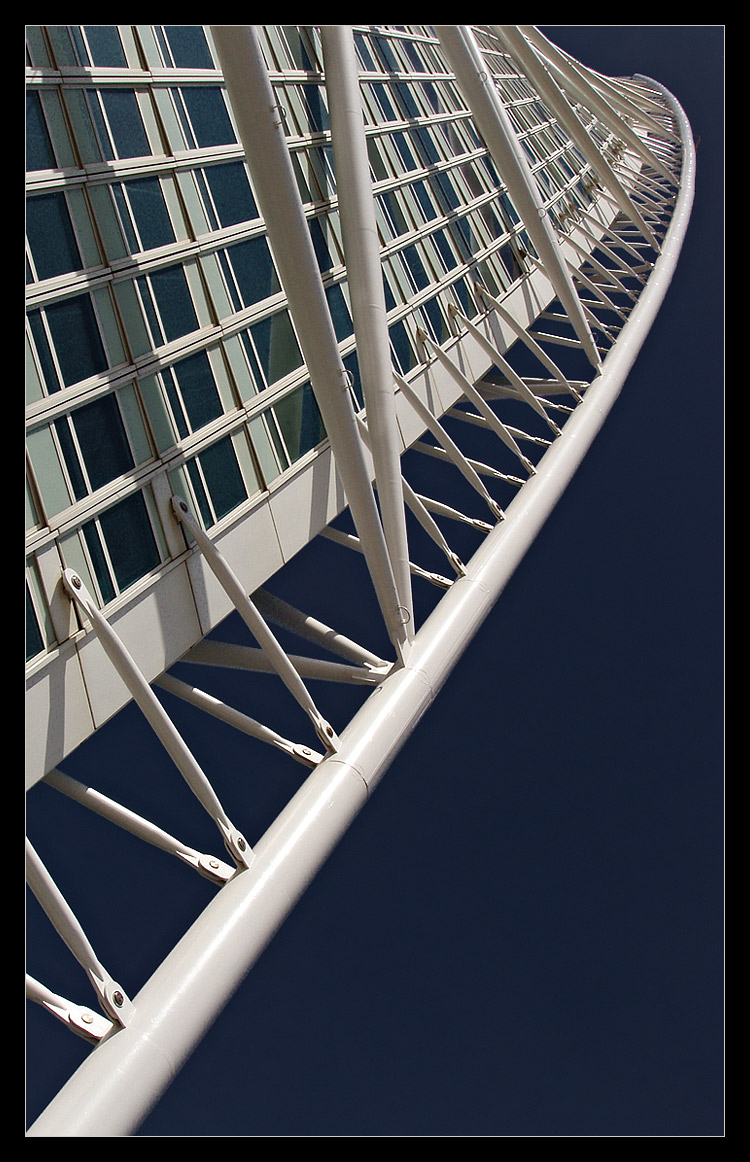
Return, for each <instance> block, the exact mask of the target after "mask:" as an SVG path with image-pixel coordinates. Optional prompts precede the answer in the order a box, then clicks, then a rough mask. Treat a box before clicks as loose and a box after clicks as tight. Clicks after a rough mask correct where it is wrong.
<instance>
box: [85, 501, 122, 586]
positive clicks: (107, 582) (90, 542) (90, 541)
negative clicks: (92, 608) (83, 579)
mask: <svg viewBox="0 0 750 1162" xmlns="http://www.w3.org/2000/svg"><path fill="white" fill-rule="evenodd" d="M83 536H84V539H85V541H86V547H87V549H88V551H89V554H90V556H91V563H92V565H93V567H94V573H95V574H96V580H97V582H98V584H99V592H100V593H101V595H102V601H103V602H104V604H105V605H106V603H107V602H108V601H111V600H112V598H113V597H114V595H115V587H114V585H113V584H112V578H111V577H110V575H109V567H108V565H107V558H106V557H105V555H104V549H103V548H102V542H101V538H100V536H99V530H98V528H97V527H96V525H95V524H94V522H93V521H91V523H90V524H87V525H84V528H83Z"/></svg>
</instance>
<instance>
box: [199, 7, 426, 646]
mask: <svg viewBox="0 0 750 1162" xmlns="http://www.w3.org/2000/svg"><path fill="white" fill-rule="evenodd" d="M211 30H212V34H213V39H214V44H215V46H216V50H217V53H218V55H219V59H220V62H221V67H222V71H223V74H224V80H225V82H226V87H227V93H228V96H229V99H230V102H231V105H232V109H233V111H234V115H235V120H236V122H237V128H238V131H239V135H240V139H241V141H242V146H243V149H244V150H245V157H246V159H247V163H248V166H249V168H250V172H251V174H252V178H253V186H254V189H255V193H256V195H257V200H258V204H259V206H260V210H261V213H262V215H263V218H264V221H265V224H266V229H267V232H268V241H269V243H270V246H271V249H272V251H273V255H274V258H275V260H276V265H277V268H278V272H279V278H280V280H281V284H282V286H283V288H284V291H285V293H286V296H287V300H288V302H289V309H290V311H291V314H292V318H293V319H294V324H295V327H296V329H297V334H298V336H299V340H300V345H301V347H302V353H303V355H304V358H305V363H306V364H307V369H308V371H309V372H310V379H311V382H312V387H313V392H314V393H315V398H316V400H317V402H318V406H319V407H320V411H321V415H322V417H323V423H324V425H325V429H326V433H327V435H328V438H329V440H330V442H331V447H332V449H333V453H334V456H335V459H336V467H337V469H338V472H339V475H340V477H341V482H342V484H343V486H344V490H345V492H346V498H347V501H348V503H349V507H350V509H351V513H352V519H353V520H354V523H355V525H356V527H357V531H358V534H359V536H360V538H361V540H362V546H363V548H364V552H365V557H366V559H367V564H368V569H369V572H370V577H371V578H372V583H373V586H374V588H375V592H376V595H377V597H378V603H379V605H380V609H381V612H382V615H383V619H384V621H385V624H386V627H387V629H388V633H389V635H390V638H391V642H392V643H393V645H394V648H395V649H396V651H397V653H398V654H399V656H403V655H404V653H405V652H406V651H407V650H408V643H409V630H408V629H407V623H408V620H409V613H408V611H404V610H403V609H402V606H401V601H400V598H399V594H398V590H397V587H396V582H395V579H394V574H393V568H392V566H391V560H390V557H389V555H388V548H387V545H386V541H385V536H384V533H383V527H382V524H381V522H380V516H379V513H378V509H377V505H376V503H375V495H374V493H373V490H372V483H371V480H370V476H369V472H368V469H367V466H366V463H365V457H364V449H363V445H362V441H361V439H360V436H359V432H358V430H357V422H356V416H355V413H354V408H353V407H352V404H351V400H350V398H349V377H348V373H347V371H346V369H345V368H344V365H343V362H342V360H341V355H340V353H339V348H338V340H337V339H336V334H335V331H334V328H333V323H332V321H331V314H330V310H329V308H328V301H327V299H326V296H325V290H324V288H323V283H322V281H321V278H320V271H319V269H318V264H317V260H316V258H315V251H314V249H313V244H312V239H311V237H310V231H309V230H308V227H307V222H306V219H305V215H304V210H303V208H302V202H301V200H300V195H299V190H298V188H297V182H296V180H295V177H294V171H293V169H292V163H291V159H290V157H289V149H288V147H287V144H286V139H285V136H284V131H283V126H282V124H281V122H280V119H279V115H278V105H277V101H276V98H275V96H274V92H273V88H272V86H271V82H270V79H269V76H268V70H267V68H266V64H265V60H264V58H263V52H262V50H261V47H260V43H259V40H258V36H257V33H256V30H255V26H254V25H212V29H211Z"/></svg>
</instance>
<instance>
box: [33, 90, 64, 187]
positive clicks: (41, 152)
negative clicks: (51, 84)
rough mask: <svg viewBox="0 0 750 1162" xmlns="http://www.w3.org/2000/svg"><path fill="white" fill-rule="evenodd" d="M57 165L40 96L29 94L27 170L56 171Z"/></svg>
mask: <svg viewBox="0 0 750 1162" xmlns="http://www.w3.org/2000/svg"><path fill="white" fill-rule="evenodd" d="M56 164H57V163H56V161H55V155H54V152H53V150H52V142H51V141H50V136H49V133H48V132H47V126H46V124H45V121H44V116H43V114H42V106H41V102H40V100H39V94H38V93H27V95H26V169H27V170H32V169H54V168H55V165H56Z"/></svg>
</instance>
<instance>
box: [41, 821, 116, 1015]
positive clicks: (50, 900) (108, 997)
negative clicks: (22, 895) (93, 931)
mask: <svg viewBox="0 0 750 1162" xmlns="http://www.w3.org/2000/svg"><path fill="white" fill-rule="evenodd" d="M26 882H27V883H28V885H29V887H30V888H31V890H32V892H33V893H34V895H35V896H36V898H37V900H38V901H39V903H40V904H41V906H42V908H43V909H44V911H45V912H46V913H47V916H48V917H49V920H50V923H51V924H52V925H53V927H54V928H55V930H56V932H57V933H58V935H59V936H60V937H61V939H62V940H64V941H65V943H66V944H67V946H68V948H69V949H70V951H71V952H72V953H73V955H74V956H75V958H76V960H77V961H78V963H79V964H80V965H81V968H83V969H84V971H85V972H86V975H87V976H88V978H89V980H90V982H91V984H92V985H93V986H94V989H95V990H96V994H97V999H98V1001H99V1003H100V1004H101V1006H102V1008H103V1009H104V1010H105V1012H106V1014H107V1016H108V1017H110V1018H111V1019H112V1021H113V1022H114V1023H115V1024H116V1025H117V1026H118V1028H119V1027H120V1026H124V1025H125V1024H127V1021H128V1019H129V1018H130V1015H131V1013H132V1005H131V1003H130V1000H129V998H128V996H127V994H126V993H125V991H124V989H123V988H122V987H121V986H120V985H119V984H118V983H117V981H115V980H114V979H113V978H112V977H111V976H110V974H109V973H108V972H107V970H106V968H104V966H103V965H102V963H101V961H100V960H99V958H98V957H97V955H96V953H95V952H94V949H93V947H92V945H91V943H90V941H89V939H88V937H87V935H86V933H85V932H84V930H83V928H82V927H81V924H80V923H79V921H78V918H77V916H76V915H75V913H74V911H73V909H72V908H71V906H70V904H69V903H68V901H67V900H66V899H65V897H64V896H63V894H62V892H61V891H60V889H59V888H58V886H57V884H56V883H55V881H54V879H53V878H52V876H51V875H50V873H49V871H48V870H47V868H46V867H45V865H44V864H43V863H42V860H41V859H40V858H39V855H38V854H37V852H36V850H35V849H34V846H33V844H32V843H31V842H30V841H29V840H28V839H27V840H26Z"/></svg>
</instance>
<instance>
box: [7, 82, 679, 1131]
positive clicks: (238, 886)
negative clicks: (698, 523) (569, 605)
mask: <svg viewBox="0 0 750 1162" xmlns="http://www.w3.org/2000/svg"><path fill="white" fill-rule="evenodd" d="M661 91H662V92H664V95H665V98H666V100H667V101H668V103H669V105H670V106H671V108H672V111H673V114H674V116H675V117H676V119H677V121H678V124H679V127H680V130H681V136H682V140H683V148H684V157H683V167H682V176H681V182H680V188H679V193H678V196H677V201H676V205H675V211H674V214H673V217H672V221H671V223H670V226H669V229H668V231H667V234H666V237H665V239H664V242H663V244H662V250H661V254H660V255H659V258H658V259H657V261H656V263H655V265H654V269H653V272H652V275H651V278H650V279H649V281H648V283H647V284H646V286H645V287H644V290H643V294H642V295H641V298H640V299H639V301H638V303H637V305H636V307H635V308H634V310H633V312H632V314H631V316H630V318H629V320H628V322H627V323H626V324H625V326H624V327H623V329H622V331H621V333H620V336H619V339H618V341H617V344H616V345H615V346H614V347H613V348H612V350H611V351H610V352H609V353H608V355H607V357H606V359H605V360H604V363H603V366H602V370H601V373H600V374H599V375H597V376H596V378H595V379H594V381H593V383H592V384H591V386H590V387H589V388H588V390H587V392H586V395H585V398H584V399H583V402H582V403H581V404H580V405H579V406H578V407H577V408H576V409H575V410H574V412H573V413H572V415H571V416H570V417H569V419H568V421H567V423H566V425H565V427H564V429H563V431H562V434H561V435H560V437H559V438H558V439H556V440H554V441H553V442H552V444H551V446H550V447H549V449H548V450H547V452H546V453H545V454H544V456H543V457H542V459H541V460H540V461H539V463H538V465H537V472H536V475H535V476H533V477H532V478H531V479H530V480H529V481H528V482H527V483H526V484H525V485H524V487H523V488H522V489H521V491H520V492H519V494H518V495H517V496H516V497H515V498H514V500H513V501H512V502H511V504H510V505H509V506H508V509H507V511H506V519H505V520H504V521H502V522H501V523H500V524H498V525H497V526H496V527H495V528H493V529H492V530H491V531H490V532H488V535H487V536H486V538H485V539H484V541H483V542H482V544H481V546H480V547H479V549H478V550H477V552H476V553H475V554H474V556H473V557H472V559H471V560H470V561H469V562H468V563H467V565H466V574H465V575H464V576H461V577H459V578H457V580H456V581H455V582H454V583H453V585H452V586H451V588H450V589H449V590H448V591H447V592H446V593H445V595H444V596H443V597H442V599H441V600H440V602H439V603H438V605H437V607H436V609H435V610H434V612H433V613H432V614H431V616H430V617H429V618H428V619H427V620H426V621H425V623H424V624H423V625H422V626H421V627H420V629H419V631H418V632H417V634H416V635H415V638H414V643H413V647H412V649H411V650H410V652H409V658H408V661H407V664H405V665H404V666H403V667H401V668H398V669H394V670H393V671H392V672H391V674H390V675H389V676H388V677H387V678H385V680H384V681H383V682H382V683H381V684H380V686H379V687H378V688H377V690H376V691H375V692H374V693H373V694H372V695H371V696H370V698H368V700H367V701H366V702H365V703H364V705H363V707H362V708H361V709H360V711H359V712H358V713H357V714H356V715H355V717H354V719H353V720H352V721H351V723H350V724H349V725H348V726H347V727H346V729H345V730H344V731H343V732H342V734H341V739H340V749H339V750H338V751H337V753H336V754H334V755H331V756H330V757H328V758H327V759H326V760H325V761H324V762H322V763H320V764H319V765H318V766H317V767H316V768H315V770H314V771H313V772H312V773H311V774H310V775H309V777H308V778H307V779H306V780H305V782H304V783H303V785H302V786H301V787H300V789H299V791H298V792H297V794H296V795H295V796H294V797H293V798H292V799H291V801H290V802H289V804H288V805H287V807H286V808H285V809H284V810H283V811H282V813H281V814H280V815H279V816H278V818H277V819H276V820H275V821H274V823H273V824H272V825H271V827H270V828H269V829H268V830H267V831H266V833H265V834H264V835H263V836H262V837H261V838H260V839H259V840H258V842H257V844H256V845H255V847H254V853H255V858H254V860H253V861H252V863H251V865H250V867H248V868H247V869H245V870H241V871H240V872H239V873H238V874H236V875H235V876H233V878H232V879H231V880H230V882H229V883H228V884H227V885H226V886H225V887H224V888H222V889H221V891H220V892H219V893H218V894H217V895H216V897H215V898H214V899H213V900H212V901H211V902H210V903H209V905H208V907H207V908H206V909H205V910H204V912H203V913H202V914H201V915H200V917H199V918H198V919H197V920H196V922H195V923H194V924H193V926H192V927H191V928H190V929H189V930H188V932H187V933H186V934H185V936H184V937H183V938H182V940H181V941H180V942H179V944H178V945H177V946H176V947H175V949H174V950H173V951H172V953H171V954H170V955H169V956H168V957H167V959H166V960H165V961H164V963H163V964H162V965H161V966H160V967H159V968H158V969H157V970H156V972H155V973H154V974H153V976H152V977H151V979H150V980H149V981H148V982H147V983H146V984H145V985H144V986H143V988H142V989H141V990H140V992H139V993H138V994H137V995H136V996H135V998H134V999H133V1011H132V1015H131V1019H130V1021H129V1023H128V1025H127V1027H126V1028H123V1029H120V1030H118V1031H117V1033H115V1034H114V1035H113V1036H111V1037H109V1038H108V1039H107V1040H105V1041H103V1042H102V1043H101V1044H100V1045H99V1046H98V1047H97V1048H96V1049H95V1051H94V1052H93V1053H92V1054H91V1056H90V1057H89V1058H88V1059H87V1060H86V1061H84V1062H83V1064H82V1065H81V1066H80V1067H79V1069H78V1070H77V1071H76V1073H75V1074H73V1076H72V1077H71V1078H70V1080H69V1081H68V1083H67V1084H66V1085H65V1086H64V1087H63V1088H62V1090H61V1091H60V1092H59V1093H58V1095H57V1097H56V1098H55V1099H54V1100H53V1101H52V1103H51V1104H50V1105H49V1106H48V1107H47V1109H46V1111H45V1112H44V1113H43V1114H42V1115H41V1116H40V1117H39V1118H38V1119H37V1121H36V1122H35V1123H34V1125H33V1126H32V1127H31V1129H30V1131H29V1134H30V1136H32V1137H44V1136H46V1137H97V1136H98V1137H101V1136H122V1135H127V1134H129V1133H132V1132H133V1130H134V1129H135V1128H137V1126H138V1125H139V1124H140V1123H141V1121H142V1120H143V1119H144V1118H145V1116H146V1115H147V1114H148V1112H149V1110H150V1109H151V1108H152V1107H153V1105H155V1104H156V1102H157V1100H158V1098H159V1097H160V1095H161V1093H162V1092H163V1091H164V1090H165V1089H166V1087H167V1086H168V1085H169V1084H170V1082H171V1081H172V1080H173V1078H174V1077H175V1075H176V1073H177V1072H178V1070H179V1069H180V1068H181V1066H182V1065H183V1064H184V1062H185V1061H186V1059H187V1057H188V1056H189V1055H190V1053H191V1052H192V1051H193V1049H195V1048H196V1046H197V1045H198V1044H199V1042H200V1040H201V1039H202V1037H203V1035H204V1034H205V1033H206V1031H207V1029H208V1028H209V1027H210V1025H211V1023H212V1022H213V1020H214V1019H215V1018H216V1017H217V1016H218V1014H219V1012H220V1011H221V1010H222V1009H223V1008H224V1006H225V1005H226V1003H227V1002H228V1000H229V999H230V997H231V996H232V994H233V992H234V991H235V990H236V989H237V988H238V987H239V985H240V984H241V982H242V980H243V979H244V977H245V975H246V974H247V972H248V971H249V969H250V968H251V967H252V965H253V964H254V963H255V961H256V960H257V958H258V957H259V956H260V954H261V952H262V951H263V949H264V948H265V946H266V944H267V943H268V942H269V941H270V940H271V938H272V937H273V935H274V933H275V932H276V930H277V929H278V927H279V926H280V925H281V924H282V922H283V921H284V919H285V917H286V916H287V915H288V913H289V912H290V911H291V909H292V908H293V907H294V905H295V904H296V902H297V901H298V899H299V898H300V896H301V895H302V894H303V892H304V891H305V888H306V887H307V885H308V884H309V882H310V880H311V879H312V878H313V876H314V875H315V874H316V872H317V871H318V869H319V868H320V867H321V866H322V864H323V862H324V861H325V860H326V858H327V857H328V855H329V854H330V853H331V851H332V850H333V848H334V847H335V845H336V843H337V842H338V840H339V839H340V838H341V836H342V835H343V834H344V832H345V831H346V830H347V828H348V827H349V825H350V824H351V822H352V820H353V819H354V818H355V816H356V815H357V813H358V812H359V811H360V810H361V808H362V807H363V806H364V805H365V803H366V802H367V799H368V796H369V795H370V794H371V793H372V791H373V790H374V789H375V787H376V786H377V785H378V783H379V781H380V779H381V778H382V777H383V775H384V773H385V772H386V770H387V769H388V767H389V765H390V763H391V761H392V760H393V758H394V757H395V755H396V753H397V752H398V750H399V749H400V747H401V745H402V744H403V743H404V741H405V740H406V738H407V737H408V736H409V735H410V733H411V732H412V731H413V729H414V727H415V726H416V724H417V722H418V721H419V720H420V718H421V717H422V715H423V714H424V713H425V711H426V710H427V709H428V707H429V706H430V705H431V703H432V702H433V700H434V699H435V697H436V695H437V693H438V691H439V690H440V687H441V686H442V685H443V683H444V682H445V680H446V679H447V678H448V676H449V674H450V673H451V671H452V669H453V667H454V666H455V664H456V662H457V661H458V659H459V657H460V656H461V654H462V653H463V651H464V649H465V648H466V646H467V644H468V642H469V641H470V639H471V637H472V635H473V634H474V633H475V632H476V631H477V630H478V628H479V627H480V626H481V624H482V622H483V620H484V618H485V617H486V616H487V614H488V613H489V611H490V609H491V608H492V606H493V605H494V604H495V602H496V601H497V599H498V597H499V596H500V594H501V593H502V591H503V589H504V587H505V585H506V583H507V582H508V580H509V578H510V577H511V576H512V574H513V572H514V570H515V568H516V566H517V565H518V564H519V563H520V561H521V560H522V559H523V557H524V554H525V553H526V551H527V549H528V548H529V546H530V545H531V543H532V542H533V540H534V538H535V537H536V535H537V533H538V531H539V530H540V529H541V527H542V525H543V524H544V522H545V521H546V519H547V517H548V516H549V515H550V513H551V512H552V510H553V508H554V506H555V504H556V503H557V501H558V499H559V498H560V496H561V495H562V493H563V491H564V489H565V487H566V485H567V484H568V482H569V480H570V479H571V478H572V476H573V475H574V473H575V471H576V469H577V468H578V465H579V464H580V462H581V460H582V459H583V457H584V456H585V454H586V451H587V449H588V447H589V446H590V444H591V442H592V441H593V439H594V438H595V436H596V434H597V432H598V431H599V429H600V427H601V426H602V424H603V423H604V420H605V418H606V416H607V415H608V413H609V411H610V409H611V408H612V406H613V404H614V403H615V400H616V399H617V397H618V395H619V393H620V390H621V388H622V385H623V383H624V382H625V379H626V378H627V375H628V373H629V371H630V369H631V367H632V365H633V363H634V361H635V358H636V356H637V354H638V352H639V351H640V348H641V346H642V344H643V341H644V339H645V338H646V335H647V334H648V331H649V328H650V326H651V324H652V322H653V320H654V318H655V316H656V314H657V312H658V310H659V307H660V305H661V303H662V300H663V299H664V296H665V294H666V292H667V288H668V286H669V283H670V281H671V277H672V274H673V271H674V269H675V266H676V263H677V259H678V256H679V253H680V248H681V245H682V240H683V237H684V234H685V230H686V228H687V221H688V218H689V216H690V209H691V206H692V200H693V187H694V156H695V155H694V148H693V144H692V139H691V135H690V128H689V125H688V123H687V119H686V118H685V115H684V113H683V112H682V110H681V108H680V107H679V105H678V104H677V102H676V101H675V100H674V98H672V97H671V96H670V95H669V94H668V93H666V92H665V91H664V90H661Z"/></svg>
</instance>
